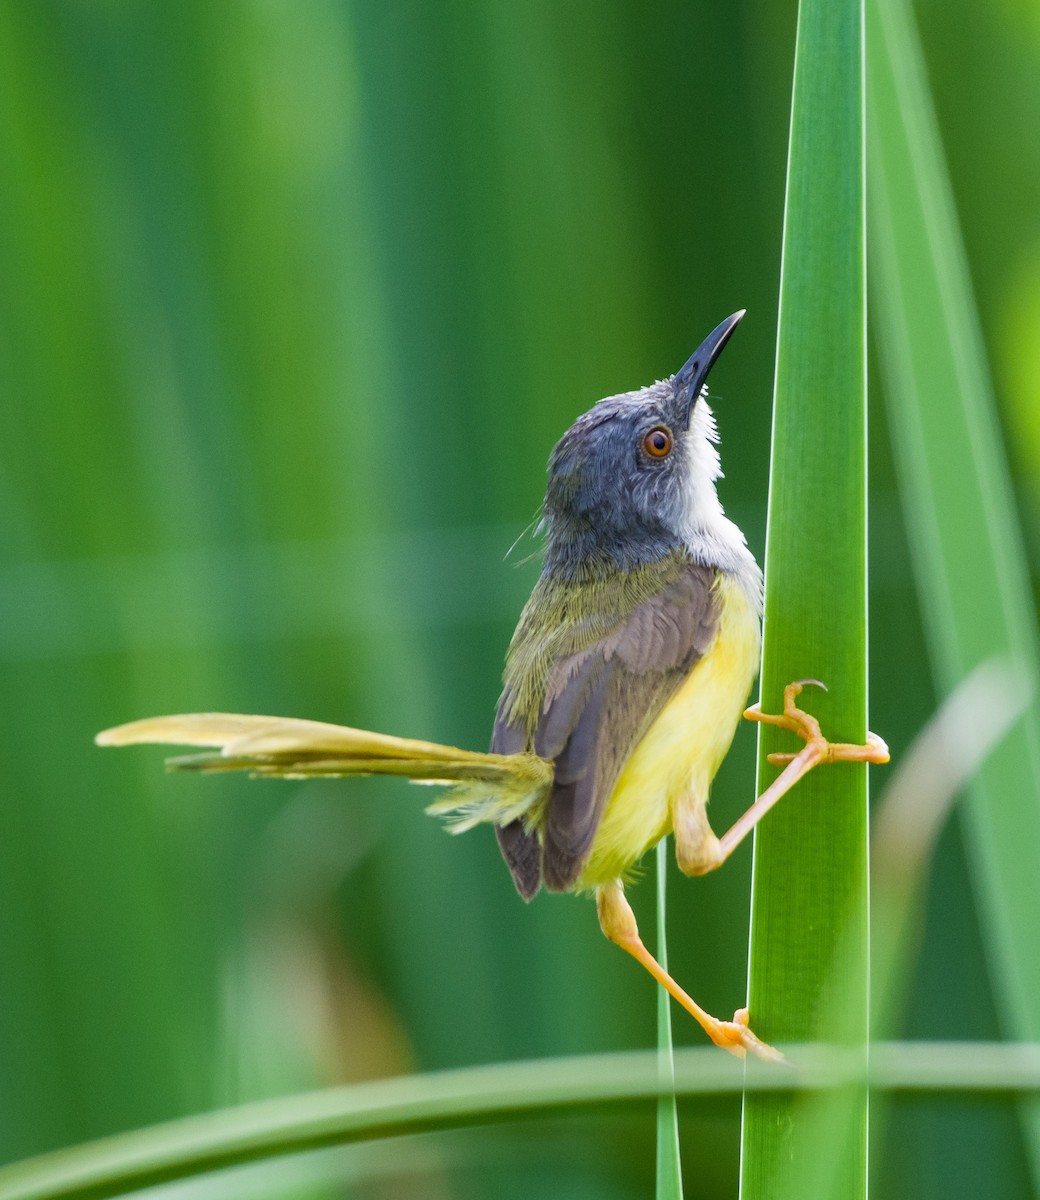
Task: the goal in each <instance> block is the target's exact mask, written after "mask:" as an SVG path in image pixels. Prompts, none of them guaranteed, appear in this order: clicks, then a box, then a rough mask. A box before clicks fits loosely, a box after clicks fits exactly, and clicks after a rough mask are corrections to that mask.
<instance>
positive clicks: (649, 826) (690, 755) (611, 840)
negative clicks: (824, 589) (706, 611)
mask: <svg viewBox="0 0 1040 1200" xmlns="http://www.w3.org/2000/svg"><path fill="white" fill-rule="evenodd" d="M715 586H716V588H717V589H718V595H719V600H720V604H721V617H720V620H719V630H718V634H717V635H716V638H715V641H714V642H713V643H712V645H711V648H710V649H709V650H708V652H707V653H706V654H705V655H704V657H703V658H701V659H699V660H698V662H697V664H696V665H695V666H694V668H693V670H692V671H691V672H690V674H689V676H688V677H687V679H686V682H685V683H683V684H682V686H681V687H680V688H679V690H678V691H677V692H676V693H675V695H674V696H673V697H672V699H671V700H670V701H669V702H668V704H667V705H666V706H665V707H664V708H663V709H662V710H661V713H660V715H659V716H658V718H657V720H656V721H655V722H654V723H653V725H651V726H650V728H649V730H647V733H646V735H645V736H644V738H643V740H642V741H641V742H640V743H639V745H638V746H637V747H636V749H635V750H634V751H633V753H632V755H631V757H630V758H629V760H628V762H627V763H626V764H625V766H624V768H623V769H622V772H621V774H620V776H619V777H618V781H617V783H616V784H615V786H614V791H613V792H612V793H611V796H610V799H609V800H608V801H607V807H606V811H605V812H604V814H603V819H602V821H601V822H600V826H599V829H598V830H597V831H596V838H595V841H594V842H593V844H592V851H591V853H590V854H589V858H588V861H587V862H586V863H585V867H584V869H583V871H582V873H581V876H580V878H579V879H578V883H577V890H578V891H587V890H589V889H592V888H595V887H598V886H600V885H601V884H604V883H608V882H610V881H611V880H613V879H620V878H624V877H625V876H627V875H628V874H629V873H630V872H631V870H632V868H633V867H634V866H635V864H636V863H637V862H638V861H639V859H640V858H642V856H643V855H644V854H645V853H646V851H647V850H648V849H649V848H650V847H651V846H653V845H655V844H656V843H657V842H658V841H659V840H660V839H661V838H662V837H663V836H664V835H665V834H666V833H670V832H671V830H672V822H673V817H674V814H675V809H676V805H677V804H678V803H679V802H680V801H681V800H683V799H690V800H693V801H694V802H695V803H699V804H707V802H708V792H709V789H710V787H711V781H712V779H714V777H715V773H716V771H718V769H719V766H720V765H721V763H722V760H723V758H725V756H726V751H727V750H729V747H730V743H731V742H732V741H733V735H734V733H735V732H736V729H737V725H738V724H739V722H740V716H741V713H742V712H743V710H744V706H745V704H746V703H747V698H748V693H749V692H750V690H751V685H752V683H754V680H755V676H756V674H757V673H758V665H759V654H760V634H759V618H758V614H757V612H756V611H755V608H754V606H753V605H752V603H751V601H750V600H749V599H748V596H747V593H746V591H745V590H744V588H743V587H742V586H741V585H740V584H739V583H737V582H736V581H734V580H733V579H730V578H728V577H726V576H720V577H719V579H718V582H717V583H716V585H715Z"/></svg>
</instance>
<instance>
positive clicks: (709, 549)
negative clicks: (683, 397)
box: [680, 397, 762, 603]
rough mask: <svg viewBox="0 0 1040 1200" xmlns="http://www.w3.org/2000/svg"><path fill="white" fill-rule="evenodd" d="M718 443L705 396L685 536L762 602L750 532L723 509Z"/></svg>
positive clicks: (689, 455) (700, 555) (691, 443)
mask: <svg viewBox="0 0 1040 1200" xmlns="http://www.w3.org/2000/svg"><path fill="white" fill-rule="evenodd" d="M718 441H719V434H718V430H717V429H716V427H715V415H714V414H713V413H712V411H711V409H710V408H709V406H708V402H707V401H706V400H705V399H704V398H703V397H701V398H700V399H698V401H697V403H696V405H695V406H694V409H693V420H692V421H691V422H690V429H689V433H688V434H687V436H686V438H685V450H686V481H687V482H686V491H685V493H684V494H683V508H682V516H681V520H682V529H681V530H680V536H681V537H682V539H683V541H684V542H685V543H686V546H687V548H688V549H689V551H690V554H691V556H692V557H693V559H694V560H695V561H696V562H703V563H706V564H708V565H710V566H714V567H721V568H722V570H724V571H732V572H734V573H735V574H736V575H738V576H739V577H740V578H741V581H742V582H743V583H744V584H745V586H746V587H747V590H748V592H749V594H750V595H752V596H753V597H754V598H755V599H756V601H757V602H758V603H761V601H760V596H761V579H762V573H761V571H760V570H759V567H758V564H757V563H756V562H755V559H754V556H753V555H752V553H751V551H750V550H749V549H748V548H747V542H746V541H745V539H744V535H743V534H742V533H741V532H740V530H739V529H738V528H737V526H736V525H734V524H733V522H732V521H731V520H730V519H729V518H728V517H727V516H726V514H725V513H724V512H723V511H722V504H721V503H720V502H719V497H718V493H717V492H716V490H715V481H716V480H717V479H721V478H722V465H721V463H720V461H719V451H718Z"/></svg>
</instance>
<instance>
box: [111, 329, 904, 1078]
mask: <svg viewBox="0 0 1040 1200" xmlns="http://www.w3.org/2000/svg"><path fill="white" fill-rule="evenodd" d="M744 311H745V310H743V309H741V310H740V311H738V312H735V313H733V314H732V315H731V316H729V317H727V318H726V320H724V321H723V322H722V323H721V324H720V325H718V326H717V327H716V328H715V329H714V330H713V331H712V332H711V333H710V334H709V335H708V337H707V338H705V339H704V341H703V342H702V343H701V344H700V345H699V346H698V347H697V349H696V351H695V352H694V353H693V355H692V356H691V357H690V358H689V360H688V361H687V362H686V363H685V365H684V366H683V367H682V368H681V369H680V370H679V371H678V372H677V373H676V374H675V375H673V376H670V377H668V378H666V379H663V380H658V381H657V382H655V383H653V384H650V385H649V386H647V387H643V388H640V389H638V390H636V391H631V392H624V393H621V394H618V395H615V396H609V397H607V398H606V399H603V400H600V401H599V402H598V403H596V404H595V405H594V406H593V407H592V408H591V409H589V410H588V411H587V412H585V413H584V414H583V415H582V416H580V417H578V419H577V420H576V421H575V422H574V424H573V425H571V427H570V428H569V429H568V430H567V432H566V433H565V434H564V435H563V437H562V438H561V439H560V440H559V442H558V443H557V444H556V446H555V448H554V449H553V451H552V454H551V456H550V459H549V464H548V483H547V488H546V494H545V501H544V505H543V509H542V515H541V519H540V522H539V526H540V531H541V533H542V535H543V538H544V553H543V564H542V570H541V573H540V576H539V578H538V581H537V583H536V584H535V587H534V590H533V592H532V594H531V597H530V599H529V600H528V602H527V604H526V605H525V607H524V609H523V611H522V613H521V615H520V619H519V623H518V625H517V627H516V631H515V633H514V635H513V638H512V640H511V642H510V645H509V648H508V651H507V654H506V661H505V670H504V675H503V688H502V694H501V698H500V700H499V702H498V708H497V712H496V716H495V722H494V730H493V733H492V737H491V745H490V749H489V751H488V752H487V753H483V752H477V751H470V750H463V749H459V748H456V747H452V746H443V745H440V744H438V743H433V742H425V741H418V740H414V739H410V738H401V737H396V736H393V735H389V734H381V733H375V732H371V731H368V730H362V729H354V728H350V727H347V726H340V725H334V724H327V723H325V722H319V721H310V720H302V719H298V718H285V717H267V716H256V715H246V714H235V713H193V714H185V715H177V716H166V717H154V718H147V719H145V720H141V721H133V722H131V723H129V724H126V725H121V726H118V727H116V728H113V729H108V730H105V731H103V732H102V733H99V734H98V735H97V738H96V741H97V742H98V744H100V745H103V746H125V745H131V744H137V743H160V744H167V745H183V746H192V747H196V748H206V752H204V753H201V754H192V755H188V756H181V757H176V758H172V759H169V760H167V765H168V766H169V767H170V768H171V769H174V770H189V771H204V772H220V771H238V770H244V771H248V772H250V773H251V774H252V775H254V776H257V777H272V776H274V777H282V778H291V779H305V778H312V777H316V776H345V775H399V776H402V777H404V778H406V779H409V780H411V781H413V782H419V783H429V784H440V785H445V786H447V787H448V791H447V792H446V793H444V794H443V795H442V796H441V797H439V798H438V799H437V800H436V801H435V802H434V803H432V804H430V805H429V806H428V808H427V811H428V812H431V813H433V814H435V815H441V816H443V817H446V818H447V819H448V821H449V826H450V828H451V829H452V831H453V832H463V831H465V830H468V829H471V828H473V827H474V826H476V825H481V824H490V825H492V826H493V827H494V830H495V834H496V837H497V840H498V845H499V848H500V850H501V853H502V857H503V858H504V859H505V862H506V865H507V866H508V869H509V872H510V874H511V876H512V879H513V882H514V884H515V885H516V890H517V891H518V892H519V894H520V896H521V897H522V898H523V899H524V900H525V901H529V900H531V899H533V897H534V896H535V895H536V894H537V893H538V892H539V890H540V889H541V888H542V887H544V888H546V889H547V890H548V891H550V892H574V893H583V894H591V895H592V896H593V897H594V898H595V901H596V908H597V914H598V917H599V923H600V927H601V929H602V931H603V933H604V934H605V935H606V936H607V937H608V938H609V939H610V940H611V941H612V942H614V943H616V944H617V945H618V946H620V947H621V948H622V949H624V950H626V951H627V952H628V953H629V954H630V955H632V956H633V957H634V958H635V959H636V960H637V961H638V962H639V963H640V964H641V965H642V966H643V967H645V968H646V969H647V970H648V971H649V972H650V974H651V975H652V976H653V977H654V978H655V979H656V980H657V981H658V982H659V983H660V984H661V985H662V986H663V987H665V988H666V989H667V991H668V992H669V993H670V994H671V995H672V996H673V997H674V998H675V999H676V1000H677V1001H678V1003H679V1004H680V1005H681V1006H682V1007H683V1008H685V1009H686V1010H687V1011H688V1012H689V1013H690V1014H691V1016H693V1017H694V1019H695V1020H696V1021H697V1022H698V1023H699V1024H700V1025H701V1026H702V1028H703V1029H704V1030H705V1032H706V1033H707V1035H708V1037H709V1038H710V1039H711V1040H712V1041H713V1042H714V1043H715V1044H716V1045H718V1046H720V1047H722V1048H723V1049H725V1050H728V1051H729V1052H731V1053H733V1054H735V1055H737V1056H739V1057H744V1056H745V1055H746V1054H747V1053H748V1052H749V1051H750V1052H751V1053H753V1054H755V1055H757V1056H758V1057H761V1058H764V1059H773V1060H775V1059H778V1058H781V1057H782V1056H781V1055H780V1053H779V1052H778V1051H777V1050H775V1049H774V1048H773V1047H772V1046H770V1045H769V1044H768V1043H766V1042H764V1041H762V1040H761V1039H760V1038H759V1037H758V1036H757V1035H756V1034H755V1033H754V1032H753V1031H752V1029H751V1023H750V1015H749V1013H748V1010H747V1008H739V1009H738V1010H737V1011H736V1012H735V1013H734V1015H733V1018H732V1019H731V1020H721V1019H719V1018H717V1017H714V1016H712V1015H711V1014H710V1013H708V1012H707V1011H706V1010H705V1009H703V1008H702V1007H701V1006H700V1005H699V1004H698V1003H697V1002H696V1001H695V1000H694V999H693V998H692V997H691V996H690V995H689V994H688V993H687V992H686V991H685V990H684V989H683V988H681V987H680V986H679V984H678V983H677V982H676V981H675V980H674V979H673V978H672V976H671V975H670V974H669V973H668V972H667V971H666V970H665V969H664V968H663V967H662V966H661V965H660V964H659V963H658V962H657V960H656V959H655V958H654V957H653V955H652V954H651V953H650V952H649V951H648V950H647V949H646V947H645V945H644V944H643V942H642V940H641V938H640V936H639V931H638V927H637V925H636V920H635V916H634V914H633V912H632V908H631V906H630V905H629V903H628V900H627V898H626V896H625V886H626V884H628V883H631V881H632V880H633V878H634V876H635V873H636V870H637V867H638V864H639V862H640V860H641V859H642V858H643V856H644V855H645V854H646V852H647V851H648V850H650V849H651V848H652V847H653V846H655V845H656V844H657V843H658V842H659V841H660V840H661V838H662V837H664V836H666V835H667V834H672V835H673V836H674V843H675V854H676V859H677V862H678V866H679V868H680V870H682V871H683V872H684V873H685V874H687V875H702V874H705V873H706V872H708V871H711V870H714V869H715V868H716V867H718V866H720V865H721V864H722V863H723V862H724V861H725V860H726V859H727V858H728V857H729V856H730V854H732V853H733V851H734V850H735V849H736V847H737V846H738V845H739V844H740V843H741V842H742V841H743V839H744V838H745V837H746V836H747V834H748V833H749V832H750V831H751V829H752V828H754V826H755V824H756V823H757V822H758V821H759V820H760V819H761V818H762V817H763V816H764V815H765V813H766V812H768V810H769V809H770V808H771V807H772V806H773V805H774V804H775V803H776V801H777V800H778V799H779V798H780V797H781V796H782V795H784V794H785V793H786V792H787V791H788V790H789V789H790V788H791V787H792V786H793V785H794V784H795V783H796V782H797V780H798V779H800V778H801V777H802V776H803V775H804V774H805V773H806V772H807V771H809V770H811V769H812V768H813V767H815V766H816V765H817V764H819V763H822V762H826V761H832V762H833V761H856V762H864V761H869V762H885V761H887V759H888V751H887V747H886V746H885V745H884V742H883V741H882V740H881V739H880V738H878V737H877V736H876V735H874V734H869V735H868V737H867V740H866V742H865V743H864V744H862V745H853V744H844V743H832V742H829V741H828V740H827V739H826V738H825V737H824V736H823V734H822V733H821V731H820V727H819V724H818V722H816V720H815V719H814V718H813V717H812V716H811V715H810V714H809V713H807V712H805V711H804V710H803V709H801V708H799V707H798V703H797V701H798V696H799V695H800V693H801V691H802V689H803V688H804V687H805V686H807V685H809V684H816V683H817V682H818V681H815V680H799V681H796V682H794V683H791V684H789V685H788V687H787V688H786V689H785V692H784V709H783V712H782V713H778V714H768V713H763V712H762V711H761V708H760V706H759V705H757V704H756V705H752V706H751V707H750V708H747V709H745V704H746V702H747V699H748V696H749V694H750V691H751V688H752V686H753V684H754V681H755V678H756V676H757V674H758V670H759V662H760V657H761V627H762V607H763V576H762V571H761V570H760V568H759V566H758V564H757V562H756V560H755V558H754V556H753V555H752V553H751V551H750V549H749V548H748V546H747V542H746V539H745V537H744V535H743V533H742V532H741V531H740V529H739V528H738V527H737V525H735V524H734V523H733V522H732V521H731V520H730V519H729V518H727V517H726V515H725V513H724V511H723V508H722V505H721V503H720V501H719V497H718V493H717V489H716V481H717V480H718V479H719V477H720V476H721V473H722V472H721V465H720V457H719V450H718V433H717V429H716V422H715V418H714V414H713V412H712V409H711V407H710V405H709V403H708V389H707V379H708V375H709V372H710V371H711V370H712V367H713V366H714V364H715V363H716V361H717V360H718V358H719V355H720V354H721V353H722V350H723V348H724V347H725V346H726V344H727V342H728V341H729V339H730V337H731V336H732V334H733V332H734V330H735V329H736V327H737V325H738V324H739V323H740V321H741V319H742V318H743V316H744ZM820 686H822V685H820ZM742 714H743V715H744V716H746V717H748V718H749V719H751V720H755V721H760V722H766V723H769V724H773V725H777V726H779V727H781V728H784V729H788V730H790V731H791V732H793V733H795V734H796V735H798V736H799V737H800V738H801V739H802V741H803V742H804V746H803V747H802V749H801V750H800V751H799V752H797V753H789V754H779V755H773V756H771V758H772V760H773V761H774V762H776V763H778V764H780V765H783V766H784V771H783V772H782V773H781V774H780V775H779V776H778V777H777V779H776V780H775V781H774V782H773V783H772V784H771V785H770V786H769V787H768V788H767V789H766V791H765V792H764V793H763V794H762V796H760V797H759V798H758V799H757V800H756V801H755V803H754V804H753V805H752V806H751V807H750V808H749V809H748V810H747V812H745V813H744V815H743V816H742V817H740V818H739V819H738V820H737V822H736V823H735V824H734V825H733V826H732V828H731V829H730V830H729V831H728V832H726V833H725V834H724V835H723V836H722V837H721V838H719V837H718V836H716V834H715V833H714V832H713V831H712V828H711V826H710V824H709V822H708V817H707V805H708V799H709V792H710V788H711V783H712V780H713V779H714V777H715V774H716V772H717V771H718V769H719V766H720V764H721V763H722V760H723V758H724V757H725V755H726V753H727V751H728V750H729V747H730V744H731V742H732V740H733V737H734V734H735V732H736V729H737V727H738V725H739V723H740V718H741V715H742Z"/></svg>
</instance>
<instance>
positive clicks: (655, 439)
mask: <svg viewBox="0 0 1040 1200" xmlns="http://www.w3.org/2000/svg"><path fill="white" fill-rule="evenodd" d="M643 449H644V450H645V451H646V452H647V454H649V455H650V457H651V458H665V457H666V456H667V455H669V454H671V452H672V431H671V430H670V429H665V427H664V426H663V425H655V426H654V427H653V429H651V430H650V432H649V433H648V434H646V436H645V437H644V438H643Z"/></svg>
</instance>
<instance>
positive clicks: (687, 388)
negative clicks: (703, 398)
mask: <svg viewBox="0 0 1040 1200" xmlns="http://www.w3.org/2000/svg"><path fill="white" fill-rule="evenodd" d="M745 312H747V309H745V308H742V309H741V310H740V312H735V313H734V314H733V316H731V317H727V318H726V319H725V321H723V322H722V324H721V325H719V326H718V328H717V329H713V330H712V331H711V333H709V334H708V336H707V337H706V338H705V339H704V341H703V342H701V344H700V345H699V346H698V347H697V349H696V350H695V351H694V352H693V357H692V358H691V359H690V360H689V362H688V363H687V364H686V366H685V367H683V369H682V370H681V371H680V372H679V373H678V375H676V377H675V395H676V399H677V400H679V403H680V406H683V407H685V409H686V424H687V426H689V423H690V421H691V420H692V419H693V406H694V405H695V404H696V403H697V397H698V396H699V395H700V394H701V388H703V387H704V384H705V381H706V380H707V378H708V372H709V371H710V370H711V369H712V367H713V366H714V365H715V360H716V359H717V358H718V357H719V355H720V354H721V353H722V350H723V348H724V346H725V345H726V343H727V342H728V341H729V339H730V335H731V334H732V333H733V330H734V329H736V327H737V326H738V325H739V324H740V321H741V318H742V317H743V316H744V313H745Z"/></svg>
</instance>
